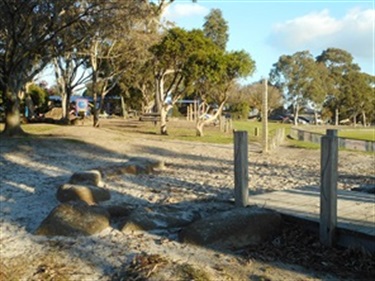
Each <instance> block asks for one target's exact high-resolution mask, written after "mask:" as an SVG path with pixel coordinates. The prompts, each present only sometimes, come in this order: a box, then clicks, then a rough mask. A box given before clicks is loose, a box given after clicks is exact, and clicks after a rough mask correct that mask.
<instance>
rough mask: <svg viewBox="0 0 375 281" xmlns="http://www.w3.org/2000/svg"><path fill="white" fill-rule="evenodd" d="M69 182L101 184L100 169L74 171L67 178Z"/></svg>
mask: <svg viewBox="0 0 375 281" xmlns="http://www.w3.org/2000/svg"><path fill="white" fill-rule="evenodd" d="M69 183H72V184H88V185H93V186H101V185H102V175H101V173H100V171H98V170H90V171H81V172H75V173H74V174H73V175H72V176H71V178H70V180H69Z"/></svg>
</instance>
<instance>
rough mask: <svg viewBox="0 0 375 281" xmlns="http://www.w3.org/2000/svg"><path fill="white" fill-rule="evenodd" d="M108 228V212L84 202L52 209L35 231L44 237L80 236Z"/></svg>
mask: <svg viewBox="0 0 375 281" xmlns="http://www.w3.org/2000/svg"><path fill="white" fill-rule="evenodd" d="M108 226H109V214H108V212H107V211H106V210H105V209H103V208H101V207H98V206H89V205H88V204H86V203H84V202H68V203H63V204H60V205H59V206H57V207H56V208H54V209H53V210H52V211H51V213H50V214H49V215H48V216H47V218H45V219H44V220H43V221H42V223H41V224H40V226H39V227H38V228H37V230H36V231H35V234H37V235H44V236H71V237H76V236H82V235H85V236H87V235H92V234H95V233H99V232H101V231H102V230H104V229H105V228H107V227H108Z"/></svg>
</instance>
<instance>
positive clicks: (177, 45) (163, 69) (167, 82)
mask: <svg viewBox="0 0 375 281" xmlns="http://www.w3.org/2000/svg"><path fill="white" fill-rule="evenodd" d="M207 42H210V43H211V46H214V45H213V44H212V42H211V41H210V40H209V39H207V38H205V37H204V35H203V33H202V31H200V30H192V31H186V30H184V29H182V28H172V29H170V30H168V31H167V33H166V34H165V36H164V37H163V38H162V40H161V41H160V42H159V43H158V44H156V45H154V46H152V47H151V48H150V51H151V53H152V54H153V55H154V60H153V64H154V75H155V112H158V113H160V115H161V128H160V131H161V134H167V122H166V116H167V113H168V111H169V110H170V109H171V108H172V107H173V105H174V104H175V103H176V102H177V100H178V99H180V98H181V97H182V96H184V95H186V94H189V92H190V91H191V85H192V84H191V83H190V80H189V76H190V72H189V67H191V66H192V65H191V64H189V58H191V56H192V55H193V54H195V53H196V52H198V51H199V50H202V49H206V46H207Z"/></svg>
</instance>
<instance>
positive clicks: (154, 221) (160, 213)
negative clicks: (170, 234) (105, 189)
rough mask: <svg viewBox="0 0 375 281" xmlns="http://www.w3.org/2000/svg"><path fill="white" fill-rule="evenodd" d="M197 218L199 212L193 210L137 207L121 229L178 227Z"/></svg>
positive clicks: (145, 229) (126, 230)
mask: <svg viewBox="0 0 375 281" xmlns="http://www.w3.org/2000/svg"><path fill="white" fill-rule="evenodd" d="M198 218H199V214H197V213H195V212H192V211H186V210H179V209H176V208H171V207H161V208H154V209H151V208H138V209H136V210H134V211H133V212H132V213H131V214H130V215H129V217H127V219H126V220H125V222H124V224H123V225H122V227H121V231H123V232H130V231H136V230H143V231H147V230H155V229H168V228H178V227H183V226H186V225H188V224H190V223H191V222H192V221H194V220H197V219H198Z"/></svg>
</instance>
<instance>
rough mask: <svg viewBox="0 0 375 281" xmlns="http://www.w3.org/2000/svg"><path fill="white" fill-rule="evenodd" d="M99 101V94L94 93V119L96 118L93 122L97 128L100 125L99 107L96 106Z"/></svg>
mask: <svg viewBox="0 0 375 281" xmlns="http://www.w3.org/2000/svg"><path fill="white" fill-rule="evenodd" d="M97 101H98V95H97V94H96V93H94V96H93V102H94V107H93V117H94V118H93V119H94V123H93V126H94V127H95V128H98V127H100V120H99V109H98V108H97V106H96V104H97Z"/></svg>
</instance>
